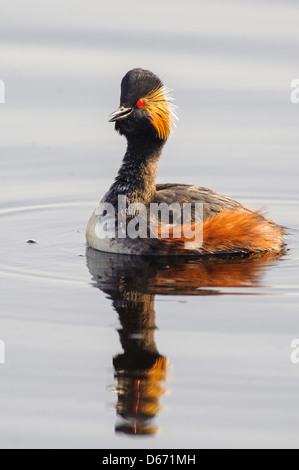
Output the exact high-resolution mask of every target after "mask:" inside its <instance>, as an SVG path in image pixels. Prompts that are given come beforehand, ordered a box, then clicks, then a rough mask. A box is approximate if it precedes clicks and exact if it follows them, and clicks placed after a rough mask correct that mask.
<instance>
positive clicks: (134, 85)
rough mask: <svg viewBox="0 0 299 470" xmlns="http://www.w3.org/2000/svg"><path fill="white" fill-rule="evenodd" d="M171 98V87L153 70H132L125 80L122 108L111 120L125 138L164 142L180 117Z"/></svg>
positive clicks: (121, 98)
mask: <svg viewBox="0 0 299 470" xmlns="http://www.w3.org/2000/svg"><path fill="white" fill-rule="evenodd" d="M172 101H173V98H172V97H171V96H170V90H169V89H167V88H166V87H165V86H164V85H163V83H162V81H161V80H160V79H159V78H158V77H157V76H156V75H154V74H153V73H152V72H150V71H149V70H143V69H140V68H137V69H133V70H130V71H129V72H128V73H127V74H126V75H125V76H124V78H123V79H122V82H121V96H120V107H119V108H118V109H117V110H116V111H115V112H114V113H112V114H111V115H110V118H111V119H110V122H115V129H116V130H117V131H118V132H119V133H120V134H122V135H125V136H126V137H134V136H144V137H150V138H155V139H159V140H162V141H165V140H166V139H167V138H168V137H169V135H170V134H171V132H172V126H173V125H174V124H175V119H177V116H176V113H175V108H176V106H175V105H174V104H173V103H172Z"/></svg>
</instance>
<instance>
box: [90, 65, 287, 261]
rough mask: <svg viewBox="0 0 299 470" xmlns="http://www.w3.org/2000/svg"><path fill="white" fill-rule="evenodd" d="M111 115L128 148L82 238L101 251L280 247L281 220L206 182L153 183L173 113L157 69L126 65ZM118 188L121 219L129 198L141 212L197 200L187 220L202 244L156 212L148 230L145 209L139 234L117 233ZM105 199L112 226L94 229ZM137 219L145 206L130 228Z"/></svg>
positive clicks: (218, 251)
mask: <svg viewBox="0 0 299 470" xmlns="http://www.w3.org/2000/svg"><path fill="white" fill-rule="evenodd" d="M110 117H111V119H110V121H111V122H115V129H116V130H117V131H118V132H119V133H120V134H121V135H124V136H125V137H126V139H127V144H128V145H127V151H126V153H125V156H124V158H123V162H122V165H121V167H120V170H119V172H118V175H117V177H116V179H115V182H114V183H113V184H112V186H111V187H110V189H109V191H108V192H107V193H106V194H105V196H104V197H103V199H102V201H101V204H100V206H99V208H97V209H96V210H95V211H94V213H93V215H92V216H91V218H90V221H89V224H88V227H87V234H86V238H87V244H88V246H90V247H92V248H95V249H97V250H100V251H107V252H116V253H130V254H139V255H140V254H167V255H170V254H173V255H176V254H184V255H185V254H186V255H188V254H192V255H194V254H195V255H198V256H219V255H220V256H222V255H230V254H234V255H236V254H238V253H240V254H244V253H245V254H252V253H263V252H279V251H281V250H282V248H283V235H284V230H283V228H281V227H280V226H278V225H276V224H275V223H274V222H272V221H270V220H268V219H266V218H265V217H264V216H263V215H262V214H260V213H259V212H253V211H250V210H248V209H246V208H245V207H243V206H242V205H241V204H239V203H238V202H236V201H234V200H232V199H230V198H228V197H226V196H222V195H220V194H217V193H215V192H213V191H211V190H209V189H206V188H201V187H198V186H191V185H186V184H172V183H171V184H158V185H156V176H157V163H158V160H159V158H160V155H161V153H162V149H163V146H164V144H165V142H166V140H167V139H168V137H169V135H170V134H171V131H172V125H173V124H174V122H175V119H176V115H175V106H174V105H173V103H172V98H171V96H170V94H169V90H168V89H167V88H166V87H165V86H164V85H163V83H162V81H161V80H160V79H159V78H158V77H157V76H156V75H154V74H153V73H152V72H150V71H148V70H143V69H140V68H137V69H133V70H131V71H129V72H128V73H127V74H126V75H125V76H124V78H123V79H122V82H121V97H120V107H119V108H118V109H117V110H116V111H115V112H114V113H112V115H111V116H110ZM120 196H122V197H125V200H126V202H125V204H126V206H125V213H126V215H125V221H126V224H129V223H132V217H133V215H132V214H133V213H132V212H130V213H129V215H128V212H127V208H128V207H129V206H130V205H132V204H133V205H134V207H135V209H136V207H137V206H138V207H137V211H136V212H134V214H138V213H139V214H140V213H141V212H142V211H141V212H140V207H141V205H142V207H145V208H146V211H147V212H148V213H149V212H150V208H151V207H152V206H153V204H156V205H159V207H162V205H163V203H164V206H166V205H168V207H172V209H173V212H175V209H174V206H173V204H174V203H175V204H176V207H179V209H180V211H181V212H182V211H183V208H184V206H185V205H186V204H190V205H193V206H194V205H196V204H197V205H199V204H200V205H202V208H203V211H202V218H201V220H200V222H198V221H196V220H195V216H194V211H193V212H192V215H191V218H190V220H189V222H190V224H191V228H192V229H193V230H194V233H195V230H196V229H198V230H201V231H202V238H201V242H200V244H198V245H196V244H192V243H187V242H190V237H189V236H188V237H187V236H186V235H185V233H184V230H182V233H181V235H179V236H178V235H177V232H176V234H174V225H171V223H168V224H164V222H163V221H161V219H160V220H159V223H158V225H157V229H156V230H155V231H154V235H153V230H152V226H150V222H149V221H150V219H151V216H150V215H149V217H148V219H146V226H147V229H148V230H147V232H146V235H145V236H143V237H140V236H128V234H127V232H126V234H125V235H124V232H123V231H122V232H121V233H120V231H119V227H120V219H121V215H123V214H120V210H119V201H120ZM103 204H104V205H107V204H108V205H111V207H112V208H113V209H114V213H113V215H114V226H113V227H112V228H113V230H111V225H110V229H109V230H110V232H109V230H108V231H107V233H108V232H109V233H110V235H109V236H108V235H107V236H103V231H102V230H99V222H101V219H102V220H103V218H105V217H107V211H103ZM136 204H137V206H136ZM160 205H161V206H160ZM180 215H181V214H180ZM182 220H183V219H182ZM142 221H144V213H143V219H142V218H139V219H138V221H137V222H138V223H136V222H135V228H137V227H138V225H140V223H142ZM182 223H184V222H182ZM163 224H164V225H163ZM108 225H109V223H108ZM139 228H140V227H139ZM166 229H167V230H166ZM106 230H107V227H106ZM137 232H138V230H137V231H136V233H137ZM191 232H192V230H191ZM143 233H144V232H143ZM192 233H193V232H192Z"/></svg>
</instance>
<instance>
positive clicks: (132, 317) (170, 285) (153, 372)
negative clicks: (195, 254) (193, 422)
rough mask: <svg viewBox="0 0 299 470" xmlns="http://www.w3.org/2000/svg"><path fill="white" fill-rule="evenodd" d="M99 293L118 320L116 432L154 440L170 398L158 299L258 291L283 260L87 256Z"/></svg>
mask: <svg viewBox="0 0 299 470" xmlns="http://www.w3.org/2000/svg"><path fill="white" fill-rule="evenodd" d="M86 256H87V265H88V268H89V270H90V273H91V274H92V277H93V282H94V285H95V286H96V287H98V288H99V289H101V290H102V291H103V292H105V293H106V294H107V295H108V296H109V298H110V299H111V300H112V304H113V308H114V309H115V310H116V311H117V313H118V315H119V320H120V324H121V328H120V329H119V330H118V333H119V337H120V342H121V345H122V348H123V353H122V354H118V355H116V356H114V358H113V365H114V370H115V378H116V381H117V386H116V392H117V396H118V401H117V405H116V413H117V415H118V417H119V419H118V421H117V424H116V427H115V429H116V431H117V432H122V433H127V434H135V435H146V434H147V435H150V434H155V433H156V432H157V430H158V428H157V426H156V424H155V420H154V418H155V417H156V415H157V414H158V413H159V411H160V408H161V406H160V398H161V396H162V395H163V394H164V393H165V380H166V375H167V367H168V360H167V358H166V357H165V356H164V355H162V354H160V353H159V351H158V349H157V346H156V343H155V339H154V333H155V328H156V324H155V309H154V299H155V294H160V295H167V294H171V295H175V294H179V295H220V294H224V293H228V292H227V290H225V291H223V288H229V287H230V288H235V287H257V286H260V282H261V279H262V276H263V274H264V273H265V271H266V269H267V268H268V267H269V266H271V264H272V263H273V262H274V261H276V260H277V259H278V258H279V257H280V255H277V254H275V255H274V254H265V255H263V256H260V257H257V256H256V257H254V258H252V257H251V258H243V259H240V258H238V259H235V260H234V259H226V260H223V259H221V260H220V259H219V260H215V259H214V260H211V259H207V260H198V259H192V258H182V257H174V258H170V257H168V258H160V257H159V258H158V257H157V259H156V257H140V256H129V255H119V254H112V253H101V252H96V251H94V250H93V249H91V248H89V249H87V252H86Z"/></svg>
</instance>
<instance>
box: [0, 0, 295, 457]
mask: <svg viewBox="0 0 299 470" xmlns="http://www.w3.org/2000/svg"><path fill="white" fill-rule="evenodd" d="M3 4H4V5H3V7H2V8H1V20H0V39H1V42H0V64H1V65H0V79H2V80H3V81H4V82H5V87H6V103H5V104H0V148H1V163H0V168H1V172H0V184H1V186H0V187H1V208H0V220H1V235H0V240H1V258H0V280H1V297H0V298H1V300H0V305H1V314H0V339H2V340H3V341H4V343H5V353H6V363H5V364H0V384H1V385H0V442H1V444H0V446H1V448H17V447H18V448H19V447H21V448H29V447H34V448H48V447H50V448H53V447H56V448H57V447H70V448H76V447H82V448H110V449H113V448H120V447H124V448H139V447H140V448H144V447H146V448H148V449H150V448H192V447H195V448H215V447H224V448H230V447H250V448H252V447H271V448H273V447H293V448H294V447H296V448H297V447H298V442H299V401H298V393H299V364H298V365H294V364H292V362H291V360H290V355H291V352H292V350H291V348H290V344H291V341H292V340H293V339H295V338H299V313H298V298H299V284H298V275H299V244H298V229H299V187H298V176H299V175H298V151H299V135H298V128H299V127H298V126H299V104H297V105H295V104H292V103H291V101H290V93H291V88H290V83H291V81H292V80H293V79H295V78H299V65H298V50H299V30H298V20H299V5H298V2H297V1H291V0H288V1H285V0H275V1H270V0H269V1H266V0H261V1H257V0H253V1H242V2H237V1H226V2H223V1H220V0H218V1H217V0H213V1H211V0H209V1H192V0H186V1H185V2H179V1H174V0H172V1H170V0H166V1H164V2H160V1H159V2H158V1H156V0H154V1H151V2H137V1H136V0H128V1H127V2H125V3H124V2H120V1H118V0H116V1H115V2H98V1H95V0H94V1H93V0H87V1H85V2H79V1H73V0H72V1H71V0H66V1H64V2H61V1H57V0H53V1H51V2H50V1H48V2H40V4H38V3H37V2H35V1H32V0H26V1H12V2H8V1H6V0H4V2H3ZM136 66H141V67H145V68H149V69H151V70H152V71H153V72H155V73H157V74H158V75H160V76H161V77H162V79H163V80H164V82H165V83H166V84H167V85H168V86H169V87H171V88H173V89H174V94H175V96H176V99H177V102H176V103H177V105H178V106H179V117H180V120H179V123H178V126H177V129H176V131H175V133H174V136H173V137H172V138H171V139H170V140H169V142H168V144H167V146H166V147H165V150H164V154H163V157H162V160H161V162H160V165H159V182H183V183H190V184H198V185H201V186H207V187H210V188H211V189H214V190H216V191H218V192H222V193H225V194H227V195H229V196H231V197H233V198H236V199H238V200H240V202H242V203H244V204H246V205H247V206H249V207H251V208H262V209H263V210H264V211H265V212H266V213H267V214H268V215H269V216H271V218H273V219H274V220H275V221H277V222H279V223H281V224H283V225H285V226H287V227H290V228H291V231H290V235H289V237H288V240H287V242H288V251H287V253H286V254H285V255H284V256H283V257H282V258H281V259H259V260H254V261H246V260H243V261H234V262H226V263H223V262H222V263H220V262H218V263H198V262H196V261H194V262H191V261H189V262H188V261H181V262H174V261H172V262H169V261H167V260H163V259H160V260H157V261H156V262H153V261H149V260H144V259H137V260H136V259H131V258H126V259H124V258H122V257H120V256H112V255H99V254H96V253H95V252H92V251H88V252H87V253H86V248H85V227H86V224H87V221H88V218H89V216H90V214H91V212H92V210H93V208H94V207H95V206H96V204H97V202H98V200H99V199H100V197H101V195H102V194H103V193H104V191H105V190H106V189H107V187H108V185H109V184H110V183H111V181H112V180H113V177H114V176H115V174H116V172H117V169H118V167H119V164H120V160H121V157H122V155H123V153H124V150H125V142H124V140H123V139H121V138H120V137H119V136H118V135H117V134H115V133H114V131H113V125H112V124H109V123H108V122H107V121H108V119H107V116H108V114H109V113H110V112H112V111H113V110H114V109H115V108H116V107H117V106H118V101H119V83H120V79H121V78H122V76H123V75H124V74H125V73H126V72H127V71H128V70H129V69H131V68H133V67H136ZM27 240H35V241H36V242H37V243H35V244H28V243H26V242H27ZM141 350H142V351H144V352H143V355H142V354H141V352H140V351H141Z"/></svg>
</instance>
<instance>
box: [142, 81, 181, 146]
mask: <svg viewBox="0 0 299 470" xmlns="http://www.w3.org/2000/svg"><path fill="white" fill-rule="evenodd" d="M143 99H144V107H145V109H146V110H147V112H148V113H149V115H150V119H151V122H152V124H153V126H154V127H155V129H156V130H157V134H158V137H159V139H162V140H166V139H167V138H168V137H169V136H170V134H171V133H172V127H173V126H175V121H176V120H177V119H178V117H177V115H176V108H177V106H175V105H174V104H173V103H172V101H173V100H174V99H173V98H172V96H171V90H170V89H169V88H167V87H165V86H158V87H157V88H155V89H154V90H153V91H151V92H150V93H149V94H148V95H147V96H145V97H144V98H143Z"/></svg>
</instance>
